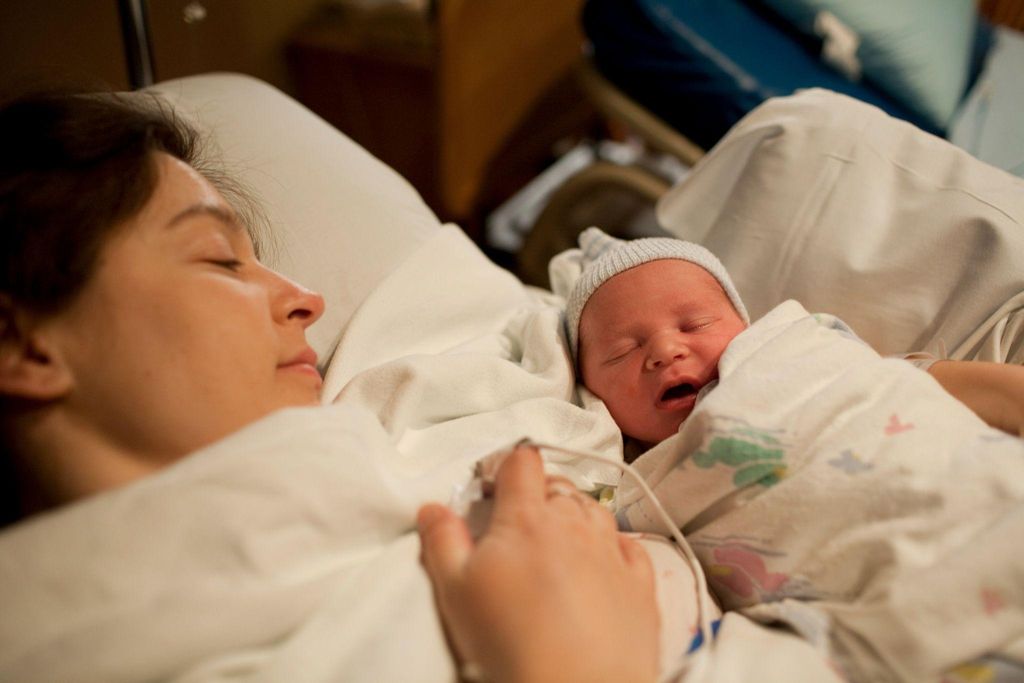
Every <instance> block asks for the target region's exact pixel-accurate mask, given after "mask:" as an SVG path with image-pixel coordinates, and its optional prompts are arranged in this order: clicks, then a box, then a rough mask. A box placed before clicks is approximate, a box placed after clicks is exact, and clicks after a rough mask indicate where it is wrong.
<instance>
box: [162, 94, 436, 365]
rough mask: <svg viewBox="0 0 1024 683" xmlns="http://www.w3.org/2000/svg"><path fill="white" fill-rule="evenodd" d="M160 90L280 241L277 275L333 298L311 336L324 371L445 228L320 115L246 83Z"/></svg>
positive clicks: (274, 260)
mask: <svg viewBox="0 0 1024 683" xmlns="http://www.w3.org/2000/svg"><path fill="white" fill-rule="evenodd" d="M153 90H155V91H156V92H158V93H160V94H161V95H162V96H163V97H164V98H165V99H167V100H168V101H169V102H170V103H171V104H172V105H173V106H174V107H175V108H176V110H177V111H178V112H179V113H181V114H182V115H183V116H184V117H185V118H186V119H187V120H189V121H190V122H192V123H193V124H194V125H196V126H197V127H198V128H199V129H200V130H201V131H202V132H204V133H208V134H209V135H210V136H211V138H212V141H213V142H214V143H215V145H216V147H217V148H218V150H217V151H219V156H220V157H221V158H222V161H223V162H224V165H225V167H226V169H227V170H228V172H229V173H230V174H231V175H232V176H234V177H236V178H238V179H239V180H241V181H242V182H243V183H244V184H245V185H246V186H247V187H249V188H250V189H251V190H252V191H253V194H254V196H255V198H256V199H257V201H258V202H259V203H260V205H261V207H262V208H263V209H264V211H265V213H266V215H267V218H268V219H269V221H270V224H271V226H272V231H273V245H272V246H273V247H275V248H274V249H272V251H271V253H270V254H269V255H268V258H266V259H265V260H266V261H267V262H268V265H270V266H272V267H274V268H275V269H277V270H279V271H281V272H282V273H284V274H285V275H287V276H288V277H290V278H292V279H294V280H296V281H297V282H300V283H302V284H303V285H305V286H307V287H309V288H311V289H314V290H316V291H319V292H320V293H321V294H323V296H324V298H325V300H326V303H327V307H326V311H325V313H324V315H323V317H322V318H321V319H320V320H319V321H318V322H317V323H316V324H314V325H313V326H312V327H311V328H310V330H309V334H308V337H309V341H310V343H311V345H312V346H313V348H314V350H315V351H316V352H317V354H318V356H319V357H320V367H321V369H323V368H324V367H325V366H326V364H327V362H328V361H329V359H330V355H331V353H333V351H334V348H335V346H336V345H337V342H338V338H339V336H340V335H341V332H342V331H343V330H344V328H345V326H346V324H347V323H348V320H349V319H350V318H351V316H352V314H353V312H355V310H356V308H357V307H358V306H359V305H360V304H361V303H362V301H363V300H364V299H365V298H366V296H367V295H368V294H369V293H370V291H372V290H373V288H374V287H375V286H376V285H377V283H378V282H380V281H381V280H382V279H383V278H384V277H385V276H387V275H388V274H389V273H390V272H391V271H392V270H394V269H395V268H396V267H397V266H398V265H399V264H400V263H401V262H402V261H403V260H404V259H405V258H406V257H407V256H408V255H409V254H411V253H412V252H413V251H414V250H415V248H416V247H417V246H418V245H419V244H421V243H422V242H423V241H424V240H425V239H426V238H427V237H429V236H430V235H431V234H432V233H433V232H434V231H435V230H436V229H438V227H439V226H440V224H439V222H438V220H437V217H436V216H435V215H434V213H433V212H432V211H431V210H430V209H429V208H428V207H427V205H426V204H425V203H424V202H423V200H422V199H421V198H420V196H419V195H418V194H417V193H416V191H415V190H414V189H413V187H412V186H411V185H410V184H409V183H408V182H406V181H405V180H404V179H403V178H402V177H401V176H399V175H398V173H396V172H395V171H394V170H392V169H391V168H389V167H388V166H386V165H385V164H383V163H382V162H380V161H378V160H377V159H375V158H374V157H372V156H371V155H370V154H369V153H368V152H367V151H366V150H364V149H363V148H362V147H360V146H359V145H357V144H356V143H354V142H353V141H352V140H350V139H349V138H347V137H346V136H345V135H343V134H342V133H340V132H338V131H337V130H336V129H334V128H332V127H331V126H330V125H329V124H327V123H326V122H325V121H323V120H322V119H320V118H319V117H317V116H316V115H315V114H313V113H312V112H311V111H309V110H308V109H306V108H305V107H303V106H302V105H301V104H299V103H298V102H295V101H294V100H292V99H291V98H289V97H288V96H287V95H285V94H284V93H282V92H280V91H278V90H276V89H274V88H273V87H271V86H269V85H267V84H266V83H263V82H261V81H258V80H256V79H253V78H250V77H248V76H242V75H238V74H210V75H204V76H193V77H188V78H182V79H178V80H173V81H167V82H164V83H159V84H157V85H156V86H154V88H153Z"/></svg>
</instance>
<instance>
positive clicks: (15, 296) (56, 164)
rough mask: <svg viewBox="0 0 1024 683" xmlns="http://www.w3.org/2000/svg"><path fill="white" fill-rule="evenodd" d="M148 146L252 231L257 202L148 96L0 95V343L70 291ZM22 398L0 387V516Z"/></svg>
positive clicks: (138, 200)
mask: <svg viewBox="0 0 1024 683" xmlns="http://www.w3.org/2000/svg"><path fill="white" fill-rule="evenodd" d="M156 152H165V153H167V154H170V155H171V156H174V157H177V158H178V159H181V160H182V161H184V162H186V163H188V164H190V165H192V166H193V167H196V168H197V169H198V170H199V171H200V172H201V173H203V175H205V176H206V177H207V179H209V180H210V181H211V182H212V183H213V184H214V185H215V186H216V187H217V188H218V189H219V190H221V191H222V193H223V194H225V196H226V198H227V199H228V201H229V202H231V203H232V204H234V205H235V207H236V210H238V211H239V214H240V216H241V219H242V221H243V222H244V223H247V227H248V228H249V229H250V233H252V232H253V229H254V225H253V223H254V222H255V220H256V219H257V218H258V216H259V212H258V210H257V209H256V208H255V205H254V204H253V203H252V202H251V201H249V200H247V198H246V195H245V192H244V191H243V190H242V189H241V188H240V186H239V185H237V184H235V183H232V182H230V181H229V180H228V179H227V178H226V177H225V176H224V174H220V173H216V172H214V171H212V170H211V169H210V168H206V167H204V164H202V163H201V160H200V138H199V136H198V135H197V133H196V132H195V131H194V130H193V129H192V128H191V127H189V126H188V125H186V124H185V123H184V122H182V121H181V119H180V118H178V117H177V116H175V115H174V113H173V111H172V110H171V109H170V107H168V106H167V105H166V104H162V103H161V101H160V100H159V99H158V98H157V97H156V96H154V95H142V94H133V95H129V96H126V95H118V94H114V93H72V92H68V91H63V92H42V93H36V94H33V95H29V96H23V97H20V98H18V99H15V100H11V101H8V102H6V103H3V104H0V344H2V343H11V342H12V341H16V340H17V339H18V337H19V336H20V334H21V331H19V330H18V327H17V326H18V322H17V321H18V316H17V313H18V312H19V311H20V312H26V313H30V314H33V315H36V316H43V317H45V316H49V315H54V314H56V313H58V312H60V311H62V310H63V309H65V308H66V307H67V306H69V305H70V304H71V303H72V302H73V301H74V299H75V297H76V295H77V294H78V293H79V292H80V291H82V289H83V288H84V287H85V285H86V284H87V283H88V281H89V279H90V278H91V277H92V275H93V273H94V272H95V271H96V269H97V266H98V262H99V258H100V254H101V252H102V250H103V247H104V245H105V244H106V243H107V242H108V240H109V239H110V237H111V236H112V235H113V234H114V233H115V232H116V231H117V230H118V229H119V228H120V227H121V226H122V225H124V224H125V222H126V221H127V220H128V219H129V218H131V217H132V216H133V215H135V214H136V213H138V212H139V211H140V210H141V209H142V207H143V206H144V205H145V204H146V202H147V201H148V200H149V198H150V196H151V195H152V194H153V191H154V189H155V186H156V184H157V180H158V169H157V165H156V159H155V153H156ZM240 204H241V206H240ZM256 242H257V240H255V236H254V243H256ZM26 408H27V406H24V405H21V402H20V401H19V400H18V399H15V398H13V397H3V396H0V450H2V451H3V452H0V526H2V525H3V523H4V522H5V521H10V519H11V515H15V516H16V515H17V509H16V508H14V507H12V506H17V505H18V503H17V500H16V498H17V491H16V490H15V488H14V486H15V484H14V480H15V478H16V476H15V472H14V471H13V470H12V469H11V468H12V467H13V466H14V463H13V459H14V458H13V456H14V453H13V452H12V451H13V450H14V449H15V447H16V444H12V443H10V439H11V437H12V435H11V434H10V433H9V431H10V430H9V425H8V424H5V423H6V422H7V420H6V419H4V418H5V417H9V416H10V415H12V414H13V413H15V412H20V411H22V410H24V409H26ZM3 508H7V509H3ZM5 513H6V514H5Z"/></svg>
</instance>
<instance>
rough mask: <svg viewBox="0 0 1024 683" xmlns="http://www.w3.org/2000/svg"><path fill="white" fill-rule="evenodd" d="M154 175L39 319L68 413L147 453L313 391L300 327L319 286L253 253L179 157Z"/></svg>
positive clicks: (166, 456) (314, 314) (156, 454)
mask: <svg viewBox="0 0 1024 683" xmlns="http://www.w3.org/2000/svg"><path fill="white" fill-rule="evenodd" d="M157 165H158V168H159V181H158V184H157V186H156V189H155V191H154V193H153V196H152V197H151V198H150V200H149V202H148V203H147V204H146V205H145V207H144V208H143V209H142V211H141V212H140V213H139V214H138V215H137V216H136V217H134V218H133V219H131V220H130V221H129V222H128V224H126V225H125V226H124V228H123V229H122V230H120V231H118V232H117V233H116V234H115V236H114V237H113V238H111V240H110V242H109V243H108V244H107V245H106V247H105V248H104V250H103V252H102V253H101V256H100V261H99V266H98V270H97V272H96V273H95V275H94V276H93V278H92V279H91V281H90V282H89V284H88V285H87V286H86V288H85V289H84V290H83V291H82V293H81V295H80V296H79V297H78V298H77V299H76V301H75V303H74V304H73V305H72V306H71V307H70V308H69V309H68V310H67V311H65V312H64V313H62V314H60V315H59V316H57V317H56V318H55V319H54V320H53V321H52V322H51V323H50V325H52V326H53V329H52V331H53V332H55V333H56V338H57V339H59V341H60V348H61V349H62V350H63V356H64V358H65V360H66V363H67V365H68V367H69V369H70V370H71V372H72V375H73V385H72V388H71V391H70V393H69V394H68V395H67V396H66V397H65V399H64V400H65V401H67V402H68V405H69V407H72V408H73V409H74V411H73V414H75V415H78V416H81V418H82V419H84V420H85V421H84V422H83V424H85V425H87V428H88V429H89V430H92V431H93V432H94V433H95V434H96V435H97V436H98V437H99V438H101V439H106V440H110V442H111V444H112V445H114V446H116V447H119V448H122V449H125V450H126V451H127V452H131V453H134V454H137V455H141V456H142V457H144V458H146V459H152V462H153V464H155V465H159V464H164V463H166V462H169V461H171V460H174V459H176V458H179V457H181V456H183V455H186V454H187V453H189V452H191V451H193V450H195V449H196V448H199V447H201V446H204V445H206V444H208V443H210V442H212V441H215V440H217V439H219V438H221V437H223V436H225V435H227V434H230V433H231V432H233V431H235V430H237V429H239V428H241V427H243V426H245V425H247V424H249V423H250V422H253V421H254V420H257V419H259V418H261V417H263V416H265V415H267V414H268V413H270V412H272V411H274V410H276V409H278V408H282V407H286V406H299V405H308V404H314V403H317V401H318V394H319V389H320V384H321V379H320V376H319V374H318V373H317V371H316V355H315V353H314V352H313V350H312V349H311V348H310V347H309V345H308V344H307V342H306V337H305V331H306V328H307V327H309V325H311V324H312V323H313V322H314V321H315V320H316V319H317V318H319V317H320V315H321V313H322V312H323V299H322V298H321V297H320V295H318V294H315V293H313V292H310V291H308V290H306V289H303V288H301V287H299V286H298V285H296V284H295V283H293V282H291V281H289V280H287V279H285V278H284V277H283V276H281V275H279V274H277V273H275V272H274V271H272V270H269V269H268V268H266V267H264V266H263V265H261V264H260V263H259V262H258V261H257V260H256V258H255V255H254V253H253V248H252V244H251V242H250V240H249V237H248V235H247V234H246V232H245V230H244V229H243V228H242V227H241V226H240V225H239V224H238V222H237V221H236V219H235V215H234V212H233V211H232V209H231V208H230V207H229V205H228V204H227V203H226V202H225V201H224V199H223V198H222V197H221V196H220V195H219V194H218V193H217V191H216V190H215V189H214V188H213V187H212V186H211V185H210V184H209V183H208V182H207V181H206V180H205V179H204V178H202V176H200V175H199V174H198V173H196V172H195V171H194V170H193V169H192V168H191V167H189V166H188V165H186V164H184V163H183V162H181V161H179V160H177V159H175V158H173V157H170V156H168V155H166V154H158V155H157Z"/></svg>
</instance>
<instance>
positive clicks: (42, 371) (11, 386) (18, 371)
mask: <svg viewBox="0 0 1024 683" xmlns="http://www.w3.org/2000/svg"><path fill="white" fill-rule="evenodd" d="M72 384H73V382H72V377H71V373H70V372H69V371H68V368H67V365H66V364H65V363H64V359H63V357H62V356H61V354H60V352H59V350H58V348H57V347H56V345H55V344H53V343H51V341H50V339H49V336H48V335H47V334H45V332H44V331H43V330H41V329H40V326H39V325H38V324H36V323H35V322H34V321H33V320H31V316H28V315H26V314H23V313H22V312H20V311H18V310H17V309H16V308H15V307H14V306H13V305H12V303H11V301H10V299H9V298H7V297H3V296H0V394H4V395H6V396H9V397H12V398H21V399H27V400H32V401H51V400H54V399H57V398H60V397H62V396H64V395H66V394H67V393H68V392H69V391H70V390H71V387H72Z"/></svg>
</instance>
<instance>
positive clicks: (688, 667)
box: [516, 438, 713, 680]
mask: <svg viewBox="0 0 1024 683" xmlns="http://www.w3.org/2000/svg"><path fill="white" fill-rule="evenodd" d="M518 446H532V447H533V448H536V449H538V450H541V449H543V450H549V451H555V452H557V453H563V454H565V455H569V456H573V457H579V458H587V459H590V460H599V461H601V462H603V463H607V464H609V465H613V466H614V467H616V468H617V469H618V470H619V471H620V472H622V473H623V474H624V475H626V476H627V477H629V478H631V479H632V481H633V482H634V483H635V484H636V485H637V486H639V487H640V490H641V491H642V492H643V494H644V496H646V497H647V499H648V500H650V501H651V504H652V505H654V509H655V511H656V512H657V514H658V517H659V519H661V521H662V523H663V524H664V525H665V528H666V529H667V530H668V533H669V535H670V536H671V537H672V539H673V540H674V541H675V542H676V545H678V546H679V549H680V551H682V553H683V556H684V557H685V558H686V561H687V562H688V563H689V564H690V569H691V570H692V571H693V576H694V579H695V581H696V584H697V612H698V628H699V629H700V635H701V641H702V642H701V646H700V647H699V648H697V649H696V650H694V651H693V652H686V653H683V655H682V656H681V657H680V660H679V662H678V664H677V665H676V667H675V668H674V669H672V670H671V671H669V672H667V673H666V677H665V678H664V679H663V680H673V679H674V678H675V677H676V676H678V675H679V674H681V673H683V672H686V671H688V672H689V673H691V674H694V678H697V679H699V678H700V677H701V676H700V673H699V672H703V670H704V666H705V664H706V661H707V656H708V655H707V653H708V652H709V651H710V649H711V640H712V636H713V633H712V627H711V612H712V610H711V607H710V605H709V604H708V603H709V598H708V595H709V592H708V583H707V578H706V577H705V575H704V569H703V568H702V567H701V565H700V561H699V560H698V559H697V555H696V554H695V553H694V552H693V548H691V547H690V544H689V543H687V542H686V538H685V537H683V534H682V532H681V531H680V530H679V529H678V528H677V527H676V525H675V523H674V522H673V521H672V518H671V517H669V514H668V512H666V511H665V508H664V506H663V505H662V504H661V501H660V500H658V497H657V496H656V495H654V491H652V490H651V487H650V486H648V485H647V482H646V481H644V479H643V477H641V476H640V475H639V474H637V472H636V470H635V469H633V467H632V466H630V465H629V464H627V463H625V462H621V461H619V460H613V459H611V458H608V457H605V456H603V455H600V454H598V453H590V452H587V451H576V450H572V449H569V448H563V447H561V446H552V445H550V444H545V443H538V442H536V441H533V440H531V439H529V438H526V439H523V440H521V441H519V442H518V443H517V444H516V447H518ZM694 655H696V656H694Z"/></svg>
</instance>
